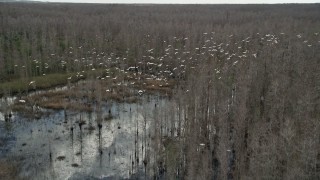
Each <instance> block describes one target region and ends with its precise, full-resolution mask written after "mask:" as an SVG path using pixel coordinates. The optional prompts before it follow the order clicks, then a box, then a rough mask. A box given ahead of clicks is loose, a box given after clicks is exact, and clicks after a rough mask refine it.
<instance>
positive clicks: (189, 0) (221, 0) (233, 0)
mask: <svg viewBox="0 0 320 180" xmlns="http://www.w3.org/2000/svg"><path fill="white" fill-rule="evenodd" d="M37 1H45V2H74V3H76V2H78V3H161V4H173V3H174V4H247V3H248V4H262V3H265V4H274V3H316V2H320V0H91V1H90V0H37Z"/></svg>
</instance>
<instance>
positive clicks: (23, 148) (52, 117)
mask: <svg viewBox="0 0 320 180" xmlns="http://www.w3.org/2000/svg"><path fill="white" fill-rule="evenodd" d="M167 102H168V100H165V99H162V98H159V97H157V96H148V95H144V97H143V98H141V101H140V102H139V103H133V104H127V103H116V102H108V103H106V102H105V103H103V104H102V105H101V107H102V108H101V109H102V111H101V114H99V113H96V112H97V111H96V110H95V111H93V112H91V113H87V112H86V113H85V112H82V113H79V112H71V111H64V110H59V111H53V110H45V111H47V112H49V113H48V115H46V116H43V117H41V118H40V119H28V118H24V117H22V116H21V115H20V114H19V113H17V112H14V113H13V116H12V118H11V120H10V121H4V118H3V115H1V116H0V119H1V120H0V159H4V160H7V161H9V162H12V163H14V164H16V165H17V168H18V172H19V173H18V174H17V176H18V177H19V178H27V179H108V178H112V179H130V178H133V177H137V176H141V177H145V178H148V177H150V176H152V168H151V167H146V166H148V165H150V164H152V163H151V161H152V160H151V158H148V161H149V162H148V163H147V162H145V160H146V158H145V156H146V154H147V152H149V151H151V149H152V145H151V144H150V143H149V142H150V139H151V137H152V131H151V130H150V127H151V126H152V123H153V119H154V111H155V110H156V109H157V108H161V107H162V106H166V103H167ZM100 121H101V126H100V125H99V123H98V122H100Z"/></svg>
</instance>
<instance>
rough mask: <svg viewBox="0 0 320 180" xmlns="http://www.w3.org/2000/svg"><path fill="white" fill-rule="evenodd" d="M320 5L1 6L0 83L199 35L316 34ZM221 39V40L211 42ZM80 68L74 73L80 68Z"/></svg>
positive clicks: (192, 42)
mask: <svg viewBox="0 0 320 180" xmlns="http://www.w3.org/2000/svg"><path fill="white" fill-rule="evenodd" d="M318 8H319V5H317V4H315V5H301V6H300V5H278V6H274V5H263V6H262V5H171V6H168V5H157V6H154V5H100V4H99V5H88V4H59V3H57V4H54V3H50V4H48V3H39V4H37V3H31V4H29V3H26V4H23V3H1V6H0V18H1V20H0V27H1V28H0V62H1V63H0V69H1V71H0V81H1V82H4V81H9V80H11V79H13V78H19V77H32V76H39V75H42V74H46V73H53V72H67V71H76V70H79V67H81V68H83V67H86V66H85V65H88V64H92V63H93V65H95V63H96V62H97V61H101V59H107V58H112V59H116V58H117V57H120V58H122V57H126V58H127V60H126V63H127V64H130V63H131V64H133V63H135V62H136V61H137V60H139V59H141V58H142V56H143V55H144V54H145V52H146V50H149V49H150V48H154V51H153V52H154V55H155V56H157V55H159V54H161V53H163V52H161V51H163V50H164V47H165V46H166V45H167V44H172V45H174V43H175V42H174V41H175V39H173V37H177V38H184V37H188V38H189V41H188V43H187V44H185V42H183V41H182V42H180V44H176V47H179V46H180V47H182V46H185V45H186V48H188V49H192V48H194V47H196V46H200V44H199V42H200V41H201V39H202V38H203V37H202V33H203V32H212V31H215V32H217V33H223V34H225V35H228V34H235V35H239V36H243V37H245V36H247V35H250V34H253V33H255V32H260V33H267V32H268V33H270V31H287V30H290V32H291V33H297V32H308V31H312V30H316V29H318V28H319V26H315V24H317V22H318V21H319V18H318V17H319V12H318V11H317V10H318ZM216 38H217V39H223V38H224V37H223V36H219V37H216ZM77 68H78V69H77Z"/></svg>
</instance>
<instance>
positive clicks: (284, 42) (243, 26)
mask: <svg viewBox="0 0 320 180" xmlns="http://www.w3.org/2000/svg"><path fill="white" fill-rule="evenodd" d="M319 9H320V5H319V4H308V5H307V4H300V5H298V4H286V5H116V4H114V5H111V4H110V5H102V4H62V3H61V4H60V3H25V4H24V3H0V18H1V20H0V84H1V85H0V87H1V89H0V95H1V96H10V95H17V94H19V96H22V95H23V94H24V93H26V92H27V91H28V90H30V89H35V87H34V86H32V87H31V86H30V84H32V83H31V82H32V80H33V79H34V78H37V77H42V78H43V77H46V76H48V78H47V79H46V80H47V81H49V80H50V81H51V80H52V81H54V80H53V79H54V78H55V75H58V74H59V75H61V74H66V75H67V76H66V77H69V76H72V79H73V78H75V77H77V78H78V79H76V80H75V81H74V82H76V81H78V80H79V79H85V78H89V75H88V77H86V76H84V77H83V78H80V77H82V76H80V75H81V73H86V72H89V71H93V70H96V71H98V70H101V72H102V70H104V69H105V68H119V69H122V70H124V71H128V74H129V73H133V72H134V73H142V75H143V74H145V75H149V76H150V77H151V78H153V79H154V80H156V79H159V78H162V79H164V78H166V80H168V82H169V81H170V80H171V81H172V82H174V83H172V85H171V86H168V87H167V89H166V91H165V92H166V94H167V96H168V99H170V100H171V101H172V102H173V103H172V104H171V106H170V107H163V108H161V109H160V108H159V109H155V110H154V112H152V113H153V114H154V118H153V121H154V122H153V124H154V128H152V132H150V134H151V135H150V137H149V139H148V141H150V144H151V145H150V146H152V152H145V154H147V155H145V156H144V159H140V163H144V164H145V165H146V164H147V162H149V161H151V160H150V159H153V160H154V162H155V163H154V165H152V166H150V167H148V168H149V170H146V173H147V174H148V177H149V176H150V177H153V178H154V179H319V178H320V35H319V32H320V11H319ZM132 69H133V72H132ZM101 74H103V73H101ZM50 75H51V76H50ZM104 76H106V75H105V74H104ZM124 76H125V75H124ZM49 77H50V78H52V79H49ZM106 77H107V76H106ZM118 77H119V76H118ZM123 78H124V79H126V77H123ZM70 79H71V77H70ZM70 79H69V80H70ZM91 79H92V80H93V81H100V80H101V77H100V76H99V79H97V78H95V77H93V78H91ZM13 81H19V82H25V84H24V85H23V87H22V88H20V87H19V88H15V87H14V86H10V85H9V84H10V82H13ZM30 81H31V82H30ZM66 83H68V79H67V78H64V80H62V81H61V82H57V83H56V84H54V85H57V84H59V85H61V84H66ZM49 84H50V83H49ZM37 87H41V84H39V83H37ZM161 87H162V85H161ZM46 88H48V87H46ZM139 88H142V87H139ZM150 88H151V87H150ZM168 88H170V93H169V92H168ZM95 92H99V91H95ZM101 96H103V94H102V95H101V93H100V95H97V96H96V97H95V98H96V100H103V97H101ZM130 110H131V109H130ZM80 128H81V127H80ZM141 136H142V135H141ZM146 137H147V135H146ZM146 144H147V143H146ZM0 146H1V143H0ZM142 146H143V145H142ZM142 149H143V148H142ZM142 151H143V150H142ZM145 151H146V150H145ZM148 153H149V154H148ZM134 161H137V163H138V164H139V159H135V160H134ZM0 167H1V166H0ZM132 173H134V172H132ZM0 175H1V173H0ZM0 177H1V176H0ZM132 177H134V176H132Z"/></svg>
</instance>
